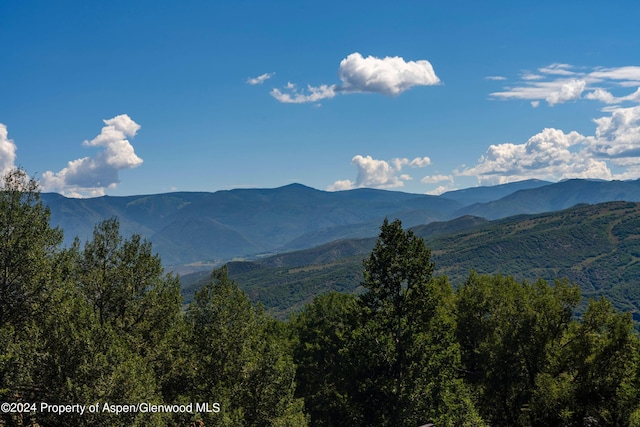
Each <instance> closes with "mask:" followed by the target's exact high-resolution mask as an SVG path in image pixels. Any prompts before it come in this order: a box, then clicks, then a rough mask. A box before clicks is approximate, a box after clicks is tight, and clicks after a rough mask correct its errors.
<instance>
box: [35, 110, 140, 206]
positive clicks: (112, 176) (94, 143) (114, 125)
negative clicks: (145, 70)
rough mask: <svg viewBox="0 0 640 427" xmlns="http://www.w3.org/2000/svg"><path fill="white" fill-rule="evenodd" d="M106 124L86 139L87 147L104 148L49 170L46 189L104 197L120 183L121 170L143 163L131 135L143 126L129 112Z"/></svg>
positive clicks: (44, 182)
mask: <svg viewBox="0 0 640 427" xmlns="http://www.w3.org/2000/svg"><path fill="white" fill-rule="evenodd" d="M104 124H105V126H104V127H103V128H102V131H101V132H100V134H99V135H98V136H96V137H95V138H93V139H92V140H89V141H84V143H83V145H84V146H86V147H97V148H100V149H101V151H99V152H98V153H97V154H96V155H95V156H93V157H91V156H87V157H83V158H80V159H76V160H72V161H69V162H68V164H67V167H65V168H63V169H62V170H60V171H59V172H55V173H54V172H51V171H47V172H45V173H44V174H43V175H42V186H43V188H44V189H45V190H46V191H56V192H60V193H62V194H65V195H67V196H72V197H82V196H101V195H104V193H105V189H106V188H115V186H116V185H117V184H118V183H119V182H120V179H119V177H118V172H119V171H120V170H123V169H131V168H135V167H138V166H140V165H141V164H142V159H141V158H140V157H138V156H137V155H136V153H135V151H134V148H133V146H132V145H131V143H130V142H129V140H128V139H127V138H132V137H134V136H135V135H136V134H137V132H138V130H140V125H139V124H137V123H136V122H134V121H133V120H132V119H131V118H130V117H129V116H128V115H126V114H121V115H119V116H116V117H114V118H112V119H109V120H104Z"/></svg>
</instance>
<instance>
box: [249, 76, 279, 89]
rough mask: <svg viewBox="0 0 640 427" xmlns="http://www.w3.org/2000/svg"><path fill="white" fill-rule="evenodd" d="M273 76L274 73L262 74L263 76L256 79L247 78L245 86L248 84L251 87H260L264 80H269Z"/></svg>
mask: <svg viewBox="0 0 640 427" xmlns="http://www.w3.org/2000/svg"><path fill="white" fill-rule="evenodd" d="M274 74H275V73H264V74H261V75H259V76H258V77H253V78H248V79H247V84H250V85H252V86H255V85H261V84H262V83H264V82H265V81H266V80H269V79H270V78H271V77H273V76H274Z"/></svg>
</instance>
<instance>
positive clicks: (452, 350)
mask: <svg viewBox="0 0 640 427" xmlns="http://www.w3.org/2000/svg"><path fill="white" fill-rule="evenodd" d="M1 185H2V187H1V188H0V251H1V252H0V402H9V403H15V404H17V403H38V404H39V402H46V403H48V404H50V405H62V404H79V405H87V406H88V405H95V404H99V405H100V406H99V409H100V411H97V412H88V411H86V412H85V413H83V414H80V413H78V412H77V411H76V412H73V413H65V414H55V413H50V412H49V413H48V412H42V411H39V410H38V411H31V410H30V411H26V412H23V413H15V412H14V413H8V412H9V411H4V410H3V412H1V413H0V417H1V418H0V425H6V426H18V425H24V426H28V425H31V426H35V425H40V426H42V427H45V426H123V427H124V426H190V425H193V426H295V427H299V426H304V425H312V426H393V427H395V426H411V427H417V426H423V425H428V424H430V423H432V424H434V425H435V426H485V425H487V426H488V425H495V426H533V425H545V426H640V360H639V357H640V340H639V339H638V336H637V334H636V332H635V330H634V328H633V322H632V320H631V317H630V315H629V314H623V313H620V312H618V311H616V310H614V309H613V307H612V306H611V304H610V303H609V302H608V301H607V300H604V299H602V300H598V301H590V302H589V303H588V306H587V308H586V310H585V312H584V314H583V315H582V317H581V318H580V319H576V318H574V315H573V313H574V311H575V308H576V307H577V305H578V304H579V303H580V292H579V289H578V288H577V286H575V285H571V284H569V283H567V282H566V281H558V282H556V283H555V284H554V285H552V286H551V285H548V284H547V283H545V282H543V281H538V282H535V283H526V282H525V283H518V282H516V281H514V280H513V279H512V278H508V277H502V276H481V275H477V274H474V273H471V274H470V275H469V277H468V279H467V280H466V282H465V283H463V284H460V285H459V286H457V287H456V288H454V287H453V286H452V285H451V284H450V283H449V282H448V281H447V279H446V278H445V277H435V276H434V275H433V271H434V266H433V263H432V262H431V253H430V250H429V249H428V248H427V247H426V246H425V244H424V241H423V240H422V239H420V238H418V237H416V236H415V235H414V234H413V233H412V232H411V231H405V230H403V228H402V226H401V224H400V222H399V221H394V222H388V221H385V222H384V223H383V225H382V227H381V232H380V236H379V238H378V241H377V243H376V246H375V248H374V249H373V251H372V252H371V254H370V256H369V258H368V259H367V260H366V261H365V263H364V280H363V287H364V289H365V291H364V292H363V293H361V294H360V295H357V296H356V295H351V294H341V293H329V294H325V295H321V296H318V297H317V298H315V300H314V301H313V302H312V303H310V304H309V305H307V306H306V307H305V308H304V309H303V310H301V311H300V312H299V313H297V314H295V315H293V316H292V317H291V318H290V320H289V321H287V322H281V321H277V320H275V319H273V318H271V317H270V316H268V315H266V314H265V313H264V312H263V310H262V309H261V308H260V306H256V305H254V304H253V303H252V302H251V301H250V300H249V299H248V297H247V295H246V294H245V293H244V292H243V291H242V290H240V289H239V287H238V286H237V284H236V283H235V282H233V281H231V280H229V279H228V277H227V274H226V269H225V268H222V269H219V270H216V271H214V272H213V274H212V276H211V280H210V281H209V282H208V283H207V284H206V285H205V286H204V287H203V288H202V289H201V290H199V291H198V292H197V293H196V295H195V297H194V299H193V301H192V302H191V303H190V304H189V305H188V306H186V307H183V303H182V299H181V297H180V281H179V278H177V277H176V276H173V275H171V274H165V273H164V271H163V269H162V266H161V260H160V259H159V257H158V256H157V255H154V254H153V252H152V248H151V245H150V244H149V243H148V242H146V241H145V240H143V239H141V238H140V236H137V235H134V236H131V237H130V238H123V237H122V236H121V235H120V232H119V224H118V221H117V220H116V219H109V220H106V221H103V222H101V223H99V224H98V225H96V227H95V230H94V234H93V237H92V239H91V240H89V241H87V242H84V243H81V242H79V241H77V240H76V242H75V243H74V245H72V246H71V247H69V248H63V247H62V246H61V242H62V231H61V230H59V229H55V228H51V226H50V224H49V211H48V209H47V208H46V207H45V206H43V204H42V203H41V202H40V200H39V193H38V187H37V183H36V182H35V181H33V180H31V179H28V177H27V176H26V174H25V173H24V171H21V170H16V171H13V172H11V173H9V174H7V175H5V176H4V178H3V182H2V184H1ZM105 403H108V404H111V405H135V404H139V403H145V404H148V405H164V404H167V405H185V406H183V407H186V405H189V404H192V405H194V406H193V407H194V408H195V404H196V403H198V404H199V405H198V407H199V408H200V409H201V411H200V412H199V413H183V412H180V411H173V412H169V413H163V412H159V413H148V412H142V411H138V412H135V411H134V412H127V413H121V414H115V413H113V412H109V411H103V410H102V409H103V405H104V404H105ZM204 403H208V404H209V409H210V410H211V412H206V410H204V408H206V406H203V405H201V404H204ZM13 407H14V408H17V407H18V406H17V405H14V406H13ZM3 408H5V407H4V406H3ZM7 408H9V407H7ZM38 409H40V407H39V406H38ZM218 409H219V411H218Z"/></svg>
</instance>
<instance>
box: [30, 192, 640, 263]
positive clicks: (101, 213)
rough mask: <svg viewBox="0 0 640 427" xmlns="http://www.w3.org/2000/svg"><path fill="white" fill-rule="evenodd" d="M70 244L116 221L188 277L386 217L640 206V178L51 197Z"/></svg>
mask: <svg viewBox="0 0 640 427" xmlns="http://www.w3.org/2000/svg"><path fill="white" fill-rule="evenodd" d="M41 197H42V200H43V201H44V203H45V204H47V205H48V206H49V208H50V210H51V222H52V224H53V225H57V226H60V227H61V228H63V229H64V232H65V244H70V243H71V242H72V241H73V239H74V238H75V237H76V236H77V237H78V238H79V239H80V240H81V242H82V241H86V240H87V239H90V238H91V235H92V231H93V227H94V226H95V224H96V223H98V222H99V221H101V220H103V219H107V218H111V217H117V218H118V219H119V221H120V226H121V232H122V234H124V235H125V236H126V235H130V234H132V233H138V234H141V235H142V236H143V237H145V238H146V239H148V240H149V241H151V242H152V244H153V248H154V251H157V252H158V253H159V254H160V256H161V258H162V261H163V264H164V265H165V266H166V267H167V268H169V269H173V270H174V271H177V272H182V273H184V272H189V271H195V270H197V269H202V268H210V267H212V266H215V265H220V264H221V263H224V262H227V261H229V260H233V259H256V258H258V257H264V256H267V255H271V254H279V253H284V252H290V251H296V250H303V249H307V248H312V247H316V246H319V245H322V244H326V243H329V242H332V241H336V240H340V239H356V238H369V237H372V236H375V235H376V234H377V232H378V227H379V226H380V224H381V223H382V221H383V219H384V218H385V217H386V218H390V219H395V218H399V219H400V220H402V222H403V224H404V226H405V227H413V226H418V225H424V224H430V223H434V222H444V221H449V220H452V219H455V218H458V217H464V216H473V217H476V218H485V219H489V220H495V219H499V218H506V217H509V216H513V215H520V214H534V213H541V212H550V211H557V210H561V209H566V208H569V207H571V206H574V205H575V204H578V203H589V204H594V203H602V202H608V201H616V200H623V201H631V202H634V201H640V180H637V181H591V180H580V179H575V180H567V181H562V182H558V183H550V182H546V181H539V180H528V181H521V182H516V183H510V184H503V185H498V186H492V187H474V188H469V189H465V190H457V191H451V192H447V193H444V194H442V195H440V196H431V195H422V194H411V193H404V192H399V191H387V190H376V189H364V188H363V189H355V190H347V191H337V192H327V191H321V190H317V189H313V188H310V187H306V186H304V185H301V184H290V185H287V186H284V187H280V188H275V189H236V190H225V191H217V192H213V193H206V192H174V193H166V194H157V195H140V196H126V197H112V196H103V197H97V198H89V199H73V198H66V197H63V196H61V195H59V194H55V193H43V194H42V195H41Z"/></svg>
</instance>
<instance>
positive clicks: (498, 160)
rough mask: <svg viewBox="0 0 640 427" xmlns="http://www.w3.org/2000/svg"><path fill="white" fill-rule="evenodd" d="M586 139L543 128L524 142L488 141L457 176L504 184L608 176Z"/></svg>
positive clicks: (483, 182) (606, 166)
mask: <svg viewBox="0 0 640 427" xmlns="http://www.w3.org/2000/svg"><path fill="white" fill-rule="evenodd" d="M587 141H588V139H587V138H586V137H584V136H583V135H580V134H579V133H577V132H569V133H564V132H562V131H561V130H558V129H550V128H547V129H544V130H543V131H542V132H540V133H538V134H536V135H534V136H532V137H531V138H529V140H528V141H527V142H526V143H524V144H512V143H505V144H497V145H491V146H490V147H489V149H488V150H487V152H486V153H485V154H484V155H483V156H482V157H481V158H480V160H479V161H478V164H477V165H476V166H474V167H471V168H466V169H463V170H462V171H457V175H460V176H476V177H477V178H478V181H479V182H480V183H481V184H485V183H486V184H504V183H507V182H514V181H520V180H523V179H531V178H537V179H548V180H560V179H567V178H600V179H611V178H612V174H611V170H610V169H609V167H608V165H607V164H606V162H604V161H602V160H598V159H596V158H594V156H591V155H590V154H589V152H588V150H587V145H586V143H587Z"/></svg>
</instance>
